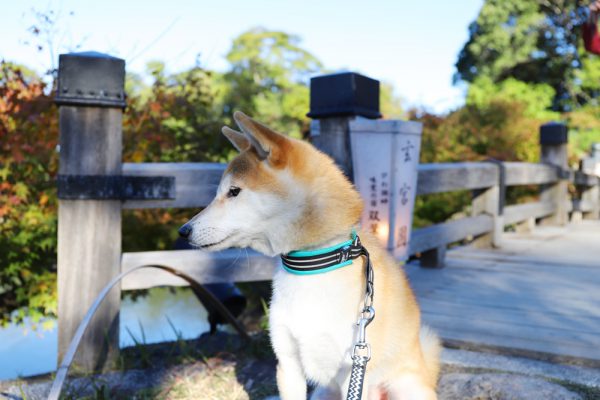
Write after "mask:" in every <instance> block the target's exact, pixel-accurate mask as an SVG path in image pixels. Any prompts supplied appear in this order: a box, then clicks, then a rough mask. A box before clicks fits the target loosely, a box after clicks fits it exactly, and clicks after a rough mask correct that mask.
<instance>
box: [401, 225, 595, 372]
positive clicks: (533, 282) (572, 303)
mask: <svg viewBox="0 0 600 400" xmlns="http://www.w3.org/2000/svg"><path fill="white" fill-rule="evenodd" d="M406 270H407V272H408V274H409V277H410V281H411V284H412V286H413V288H414V290H415V292H416V294H417V297H418V299H419V303H420V305H421V311H422V317H423V320H424V321H425V322H426V323H427V324H429V325H430V326H432V327H434V328H435V329H436V330H437V331H438V332H439V333H440V335H441V336H442V337H443V338H444V339H445V341H446V342H447V344H449V345H451V346H452V345H458V346H463V347H464V346H466V347H478V346H479V347H481V346H484V347H485V346H492V347H500V348H503V349H504V350H506V349H507V348H508V349H511V352H512V353H518V354H523V355H526V356H537V357H540V356H541V357H542V358H544V359H550V360H554V361H572V358H573V357H575V358H578V359H579V361H582V362H583V363H586V364H591V365H594V366H596V367H597V366H600V307H598V305H599V304H600V290H598V289H599V287H600V222H598V221H582V222H579V223H572V224H569V225H567V226H564V227H536V228H535V229H533V230H532V231H530V232H523V233H506V234H504V235H503V238H502V246H501V247H500V248H498V249H481V248H474V247H472V246H465V247H457V248H455V249H453V250H451V251H449V252H448V254H447V262H446V268H444V269H442V270H431V269H425V268H418V267H417V266H416V265H415V264H411V265H408V266H407V268H406ZM541 353H543V354H541Z"/></svg>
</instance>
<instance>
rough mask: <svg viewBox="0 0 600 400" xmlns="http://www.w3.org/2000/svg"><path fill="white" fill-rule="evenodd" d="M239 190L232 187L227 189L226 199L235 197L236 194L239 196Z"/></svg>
mask: <svg viewBox="0 0 600 400" xmlns="http://www.w3.org/2000/svg"><path fill="white" fill-rule="evenodd" d="M241 190H242V189H240V188H239V187H236V186H232V187H230V188H229V192H227V197H235V196H237V195H238V194H240V191H241Z"/></svg>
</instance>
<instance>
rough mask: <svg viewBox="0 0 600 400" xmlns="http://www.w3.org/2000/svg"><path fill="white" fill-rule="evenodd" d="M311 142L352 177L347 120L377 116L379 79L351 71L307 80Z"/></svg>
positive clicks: (378, 115)
mask: <svg viewBox="0 0 600 400" xmlns="http://www.w3.org/2000/svg"><path fill="white" fill-rule="evenodd" d="M308 116H309V117H311V118H313V121H312V123H311V126H310V136H311V141H312V143H313V144H314V145H315V146H316V147H317V148H318V149H320V150H321V151H323V152H324V153H326V154H328V155H329V156H330V157H331V158H333V160H334V161H335V162H336V164H337V165H338V166H339V167H340V168H341V169H342V171H343V172H344V174H345V175H346V176H347V177H348V178H349V179H350V180H353V176H354V175H353V169H352V152H351V148H350V121H351V120H353V119H354V118H356V117H357V116H363V117H367V118H380V117H381V113H380V112H379V81H376V80H375V79H371V78H367V77H366V76H362V75H359V74H356V73H353V72H347V73H340V74H331V75H322V76H318V77H314V78H312V79H311V80H310V112H309V113H308Z"/></svg>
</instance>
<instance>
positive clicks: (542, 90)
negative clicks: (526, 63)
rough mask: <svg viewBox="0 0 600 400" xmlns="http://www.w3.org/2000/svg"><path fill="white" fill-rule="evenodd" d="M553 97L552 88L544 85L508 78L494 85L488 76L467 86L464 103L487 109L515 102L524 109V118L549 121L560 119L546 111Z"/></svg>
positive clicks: (551, 112)
mask: <svg viewBox="0 0 600 400" xmlns="http://www.w3.org/2000/svg"><path fill="white" fill-rule="evenodd" d="M554 95H555V92H554V89H552V86H550V85H548V84H545V83H537V84H536V83H525V82H522V81H519V80H517V79H514V78H508V79H506V80H504V81H502V82H500V83H498V84H495V83H494V82H493V81H492V80H491V79H490V78H489V77H488V76H484V75H482V76H479V77H477V78H476V79H475V80H474V81H473V83H472V84H471V85H469V90H468V92H467V99H466V103H467V105H469V106H475V107H476V109H487V108H489V107H490V106H491V105H492V104H494V103H498V102H503V103H510V102H516V103H520V104H521V105H522V106H523V107H524V109H523V116H524V117H530V118H537V119H540V120H551V119H558V118H560V115H559V114H558V113H556V112H553V111H548V110H549V109H550V107H551V106H552V100H553V99H554Z"/></svg>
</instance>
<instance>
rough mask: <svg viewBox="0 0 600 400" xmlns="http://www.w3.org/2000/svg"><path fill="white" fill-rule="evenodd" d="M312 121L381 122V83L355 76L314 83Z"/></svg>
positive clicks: (336, 76) (314, 80) (324, 78)
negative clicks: (346, 118) (358, 118)
mask: <svg viewBox="0 0 600 400" xmlns="http://www.w3.org/2000/svg"><path fill="white" fill-rule="evenodd" d="M307 115H308V116H309V117H310V118H317V119H318V118H328V117H338V116H358V115H360V116H363V117H366V118H372V119H375V118H380V117H381V113H380V112H379V81H378V80H375V79H371V78H369V77H366V76H364V75H360V74H357V73H355V72H342V73H338V74H331V75H322V76H317V77H314V78H312V79H311V80H310V112H309V113H308V114H307Z"/></svg>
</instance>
